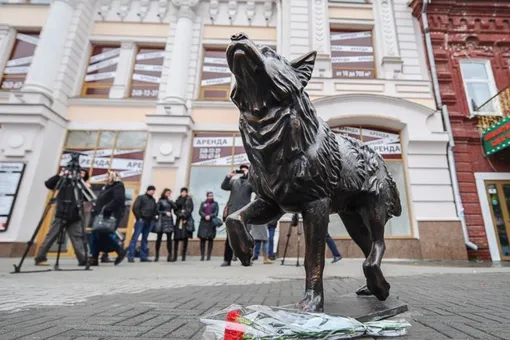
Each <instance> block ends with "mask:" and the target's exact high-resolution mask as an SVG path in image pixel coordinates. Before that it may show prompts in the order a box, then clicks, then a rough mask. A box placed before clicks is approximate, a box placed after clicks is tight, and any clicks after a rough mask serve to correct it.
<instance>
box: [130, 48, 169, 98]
mask: <svg viewBox="0 0 510 340" xmlns="http://www.w3.org/2000/svg"><path fill="white" fill-rule="evenodd" d="M164 57H165V50H164V49H163V48H139V49H138V52H137V54H136V58H135V59H136V60H135V66H134V71H133V76H132V77H131V93H130V96H131V98H140V99H155V98H157V97H158V95H159V84H160V82H161V72H163V61H164Z"/></svg>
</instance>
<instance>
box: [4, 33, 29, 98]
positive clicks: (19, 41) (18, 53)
mask: <svg viewBox="0 0 510 340" xmlns="http://www.w3.org/2000/svg"><path fill="white" fill-rule="evenodd" d="M38 42H39V34H38V33H18V34H16V40H15V42H14V47H13V49H12V53H11V56H10V58H9V60H7V63H6V65H5V68H4V70H3V74H2V75H1V79H0V90H5V91H11V90H20V89H21V88H22V87H23V84H24V83H25V78H26V77H27V74H28V70H29V69H30V65H31V64H32V59H33V57H34V53H35V48H36V47H37V43H38Z"/></svg>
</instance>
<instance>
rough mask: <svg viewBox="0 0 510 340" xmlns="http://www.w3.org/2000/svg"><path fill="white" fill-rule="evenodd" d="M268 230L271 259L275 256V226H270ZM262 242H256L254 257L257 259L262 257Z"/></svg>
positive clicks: (268, 253) (268, 246) (268, 250)
mask: <svg viewBox="0 0 510 340" xmlns="http://www.w3.org/2000/svg"><path fill="white" fill-rule="evenodd" d="M267 230H268V231H269V238H268V242H267V248H268V249H267V255H268V256H269V257H272V256H274V233H275V231H276V226H275V225H268V226H267ZM261 244H262V243H261V242H255V250H254V252H253V257H255V258H257V257H259V255H260V246H261Z"/></svg>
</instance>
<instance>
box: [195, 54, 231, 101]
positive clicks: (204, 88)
mask: <svg viewBox="0 0 510 340" xmlns="http://www.w3.org/2000/svg"><path fill="white" fill-rule="evenodd" d="M231 81H232V74H231V72H230V69H229V68H228V64H227V57H226V56H225V49H209V48H206V49H205V52H204V62H203V64H202V80H201V82H200V97H199V99H201V100H215V101H228V100H229V95H230V85H231Z"/></svg>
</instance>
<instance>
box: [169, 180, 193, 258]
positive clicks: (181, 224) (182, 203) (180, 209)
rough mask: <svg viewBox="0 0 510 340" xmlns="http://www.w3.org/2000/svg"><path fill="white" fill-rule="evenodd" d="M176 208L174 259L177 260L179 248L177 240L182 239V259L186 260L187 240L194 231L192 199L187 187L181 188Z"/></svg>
mask: <svg viewBox="0 0 510 340" xmlns="http://www.w3.org/2000/svg"><path fill="white" fill-rule="evenodd" d="M175 204H176V205H177V210H176V211H175V216H176V217H177V220H176V221H175V233H176V235H177V238H176V237H175V235H174V257H173V258H174V259H175V260H176V261H177V255H178V250H179V240H181V239H182V260H183V261H186V254H187V252H188V240H189V239H190V238H193V232H194V231H195V221H193V209H194V206H193V199H192V198H191V195H190V194H189V193H188V188H181V194H180V195H179V198H177V200H176V201H175Z"/></svg>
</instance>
